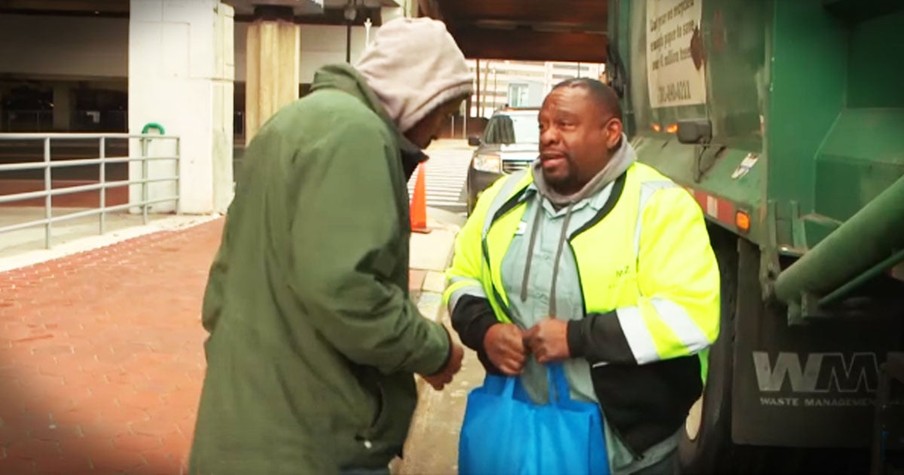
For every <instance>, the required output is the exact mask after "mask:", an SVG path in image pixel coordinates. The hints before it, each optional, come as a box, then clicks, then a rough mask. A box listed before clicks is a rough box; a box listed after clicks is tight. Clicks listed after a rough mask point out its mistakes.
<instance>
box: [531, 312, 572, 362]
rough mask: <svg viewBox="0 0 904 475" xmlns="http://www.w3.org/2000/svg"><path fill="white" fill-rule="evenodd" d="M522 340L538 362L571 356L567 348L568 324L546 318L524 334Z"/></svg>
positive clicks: (564, 358)
mask: <svg viewBox="0 0 904 475" xmlns="http://www.w3.org/2000/svg"><path fill="white" fill-rule="evenodd" d="M524 342H525V344H526V345H527V346H528V348H530V351H531V353H533V354H534V356H535V357H536V358H537V362H538V363H540V364H546V363H549V362H551V361H561V360H566V359H568V358H571V350H569V348H568V324H567V323H566V322H565V321H564V320H557V319H555V318H547V319H544V320H543V321H542V322H540V323H538V324H536V325H534V327H533V328H531V329H530V330H528V331H527V333H525V334H524Z"/></svg>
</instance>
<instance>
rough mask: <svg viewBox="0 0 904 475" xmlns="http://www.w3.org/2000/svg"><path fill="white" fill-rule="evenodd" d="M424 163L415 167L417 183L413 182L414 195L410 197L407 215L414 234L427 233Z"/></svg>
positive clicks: (428, 229)
mask: <svg viewBox="0 0 904 475" xmlns="http://www.w3.org/2000/svg"><path fill="white" fill-rule="evenodd" d="M424 165H425V164H424V163H421V164H420V165H418V167H417V181H415V182H414V195H412V197H411V207H410V211H409V215H410V217H411V230H412V231H414V232H416V233H425V234H426V233H429V232H430V228H428V227H427V184H426V182H425V179H426V178H424Z"/></svg>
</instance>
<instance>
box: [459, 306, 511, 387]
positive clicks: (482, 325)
mask: <svg viewBox="0 0 904 475" xmlns="http://www.w3.org/2000/svg"><path fill="white" fill-rule="evenodd" d="M497 323H499V321H498V320H496V315H495V314H494V313H493V307H491V306H490V301H489V300H487V299H485V298H480V297H474V296H472V295H465V296H462V297H461V298H460V299H459V300H458V302H457V303H456V304H455V308H454V309H453V310H452V328H454V329H455V331H456V332H457V333H458V336H459V338H461V342H462V343H464V344H465V346H467V347H468V348H470V349H472V350H474V351H476V352H477V358H478V359H479V360H480V362H481V363H483V367H484V369H485V370H486V371H487V372H488V373H491V374H502V372H501V371H499V368H497V367H496V366H495V365H494V364H493V363H492V362H491V361H490V358H489V356H487V352H486V349H485V348H484V346H483V339H484V337H485V336H486V334H487V331H488V330H489V329H490V327H491V326H493V325H495V324H497Z"/></svg>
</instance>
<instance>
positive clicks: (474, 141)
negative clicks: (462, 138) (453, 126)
mask: <svg viewBox="0 0 904 475" xmlns="http://www.w3.org/2000/svg"><path fill="white" fill-rule="evenodd" d="M468 145H470V146H472V147H478V146H480V137H478V136H477V135H472V136H470V137H468Z"/></svg>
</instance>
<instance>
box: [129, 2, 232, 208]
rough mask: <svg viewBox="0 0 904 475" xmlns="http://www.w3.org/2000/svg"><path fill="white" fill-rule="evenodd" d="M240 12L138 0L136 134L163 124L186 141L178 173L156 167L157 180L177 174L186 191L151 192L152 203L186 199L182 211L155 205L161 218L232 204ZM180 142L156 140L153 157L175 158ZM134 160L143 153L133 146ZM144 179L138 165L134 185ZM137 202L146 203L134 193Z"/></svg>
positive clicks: (133, 44)
mask: <svg viewBox="0 0 904 475" xmlns="http://www.w3.org/2000/svg"><path fill="white" fill-rule="evenodd" d="M234 64H235V62H234V50H233V8H232V7H230V6H228V5H226V4H222V3H220V2H219V1H218V0H131V13H130V22H129V133H130V134H140V133H141V131H142V129H143V128H144V126H145V125H146V124H148V123H158V124H160V125H162V126H163V128H164V129H165V130H166V134H167V135H175V136H178V137H179V138H180V144H179V148H178V152H179V153H180V156H181V159H180V162H179V165H178V167H177V166H175V165H174V164H173V163H172V162H164V161H160V162H152V163H150V165H149V167H148V168H149V174H150V178H165V177H169V176H173V175H174V174H176V173H177V172H178V175H179V177H180V181H179V185H178V187H176V185H175V184H173V183H168V182H161V183H153V184H151V185H149V186H148V191H149V197H150V198H151V199H155V198H164V197H169V196H173V195H174V194H175V193H176V192H177V191H178V194H179V198H180V199H179V208H178V210H175V209H174V206H173V205H172V204H171V203H162V204H157V205H155V206H154V208H153V210H154V211H158V212H165V211H174V210H175V211H178V212H183V213H210V212H215V211H217V212H223V211H225V210H226V208H227V206H228V204H229V202H230V201H231V199H232V189H233V186H232V185H233V183H232V181H233V180H232V153H233V130H232V129H233V126H232V113H233V78H234V69H235V66H234ZM176 151H177V150H176V147H175V144H174V142H171V141H163V140H156V141H152V142H151V143H150V144H149V145H148V146H147V153H148V154H150V155H170V154H174V153H176ZM129 153H130V155H132V156H136V157H137V156H140V155H141V154H142V148H141V144H140V143H139V141H137V140H132V141H131V144H130V152H129ZM141 175H142V165H141V164H140V163H133V164H131V165H130V168H129V176H130V179H138V178H140V177H141ZM129 195H130V202H131V203H136V202H138V201H140V199H141V197H142V188H141V186H140V185H136V186H132V187H131V188H130V193H129Z"/></svg>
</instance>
